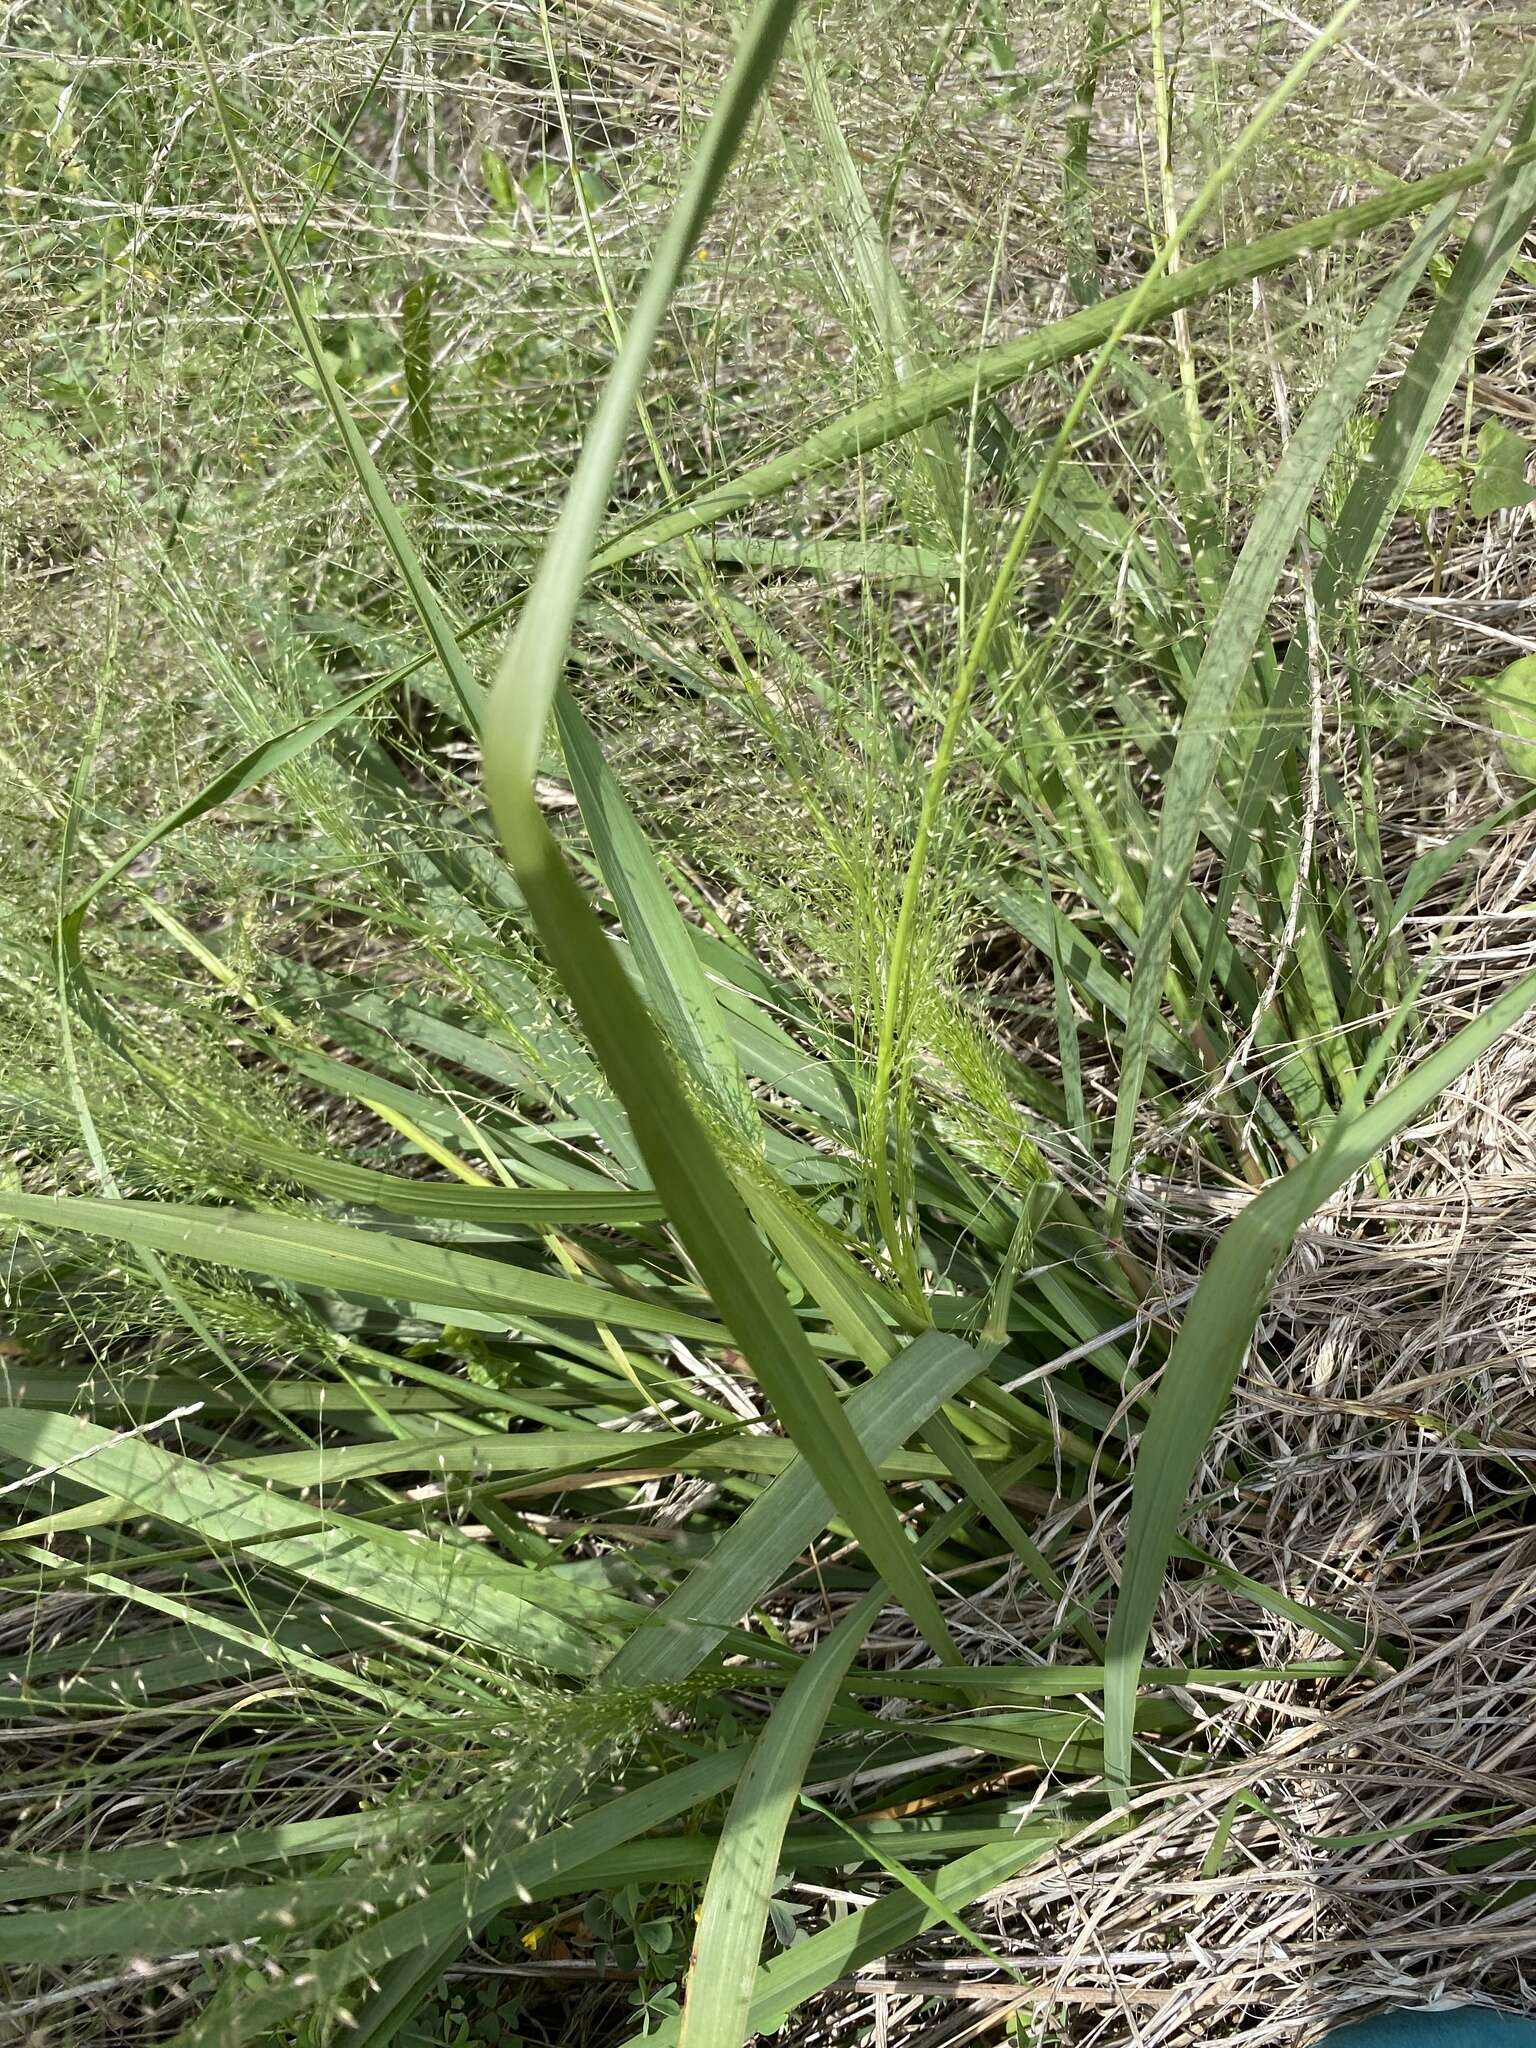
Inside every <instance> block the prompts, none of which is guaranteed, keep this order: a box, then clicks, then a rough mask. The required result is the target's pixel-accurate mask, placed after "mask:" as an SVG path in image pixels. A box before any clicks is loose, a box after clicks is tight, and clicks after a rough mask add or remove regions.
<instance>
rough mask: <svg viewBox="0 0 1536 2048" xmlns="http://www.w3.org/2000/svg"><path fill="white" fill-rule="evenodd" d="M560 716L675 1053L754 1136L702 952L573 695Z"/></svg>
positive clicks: (594, 831)
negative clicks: (701, 956) (699, 950)
mask: <svg viewBox="0 0 1536 2048" xmlns="http://www.w3.org/2000/svg"><path fill="white" fill-rule="evenodd" d="M555 719H556V723H557V725H558V727H559V731H560V743H561V746H562V747H563V748H564V751H565V763H566V767H567V768H568V769H569V771H570V776H571V786H572V788H573V789H574V790H575V792H576V797H577V801H578V802H579V803H580V805H581V816H582V822H583V824H584V825H585V826H586V828H587V836H588V837H589V838H590V840H591V841H592V850H593V852H594V853H595V854H596V856H597V863H598V867H599V869H600V870H601V873H602V877H603V880H604V882H605V883H606V884H607V885H608V890H609V893H610V894H611V895H612V897H613V900H614V902H615V904H616V905H617V907H618V912H619V921H620V923H621V924H622V925H623V927H624V936H625V937H626V938H627V939H628V941H629V944H630V948H631V951H632V952H633V954H634V958H635V964H636V966H637V967H638V968H639V970H640V978H641V982H642V984H643V986H644V989H645V992H646V995H647V996H648V997H649V999H650V1004H651V1008H652V1009H653V1011H654V1012H655V1014H656V1018H657V1021H658V1022H659V1024H660V1025H661V1028H662V1030H663V1031H664V1032H665V1033H666V1036H667V1038H668V1039H669V1041H670V1042H671V1045H672V1049H673V1051H674V1052H675V1053H676V1055H677V1057H678V1059H679V1060H680V1061H681V1063H682V1065H683V1066H684V1068H685V1069H686V1070H688V1071H689V1072H690V1073H691V1074H692V1075H693V1078H694V1080H695V1081H696V1082H697V1084H698V1086H699V1087H700V1089H701V1090H703V1092H704V1094H705V1095H706V1097H707V1098H708V1099H709V1100H711V1101H712V1102H713V1104H714V1105H715V1107H716V1109H717V1110H718V1111H719V1113H720V1114H721V1115H722V1116H724V1117H725V1118H727V1119H728V1121H729V1122H730V1123H731V1124H733V1125H734V1126H736V1127H737V1128H738V1129H739V1130H740V1131H741V1132H742V1133H743V1134H744V1135H746V1136H748V1137H750V1136H751V1134H752V1133H754V1132H755V1131H756V1128H757V1108H756V1105H755V1104H754V1102H753V1100H752V1096H751V1092H750V1090H749V1089H748V1088H747V1085H746V1082H745V1081H744V1080H743V1078H742V1072H741V1063H740V1061H739V1060H738V1059H737V1057H736V1048H735V1046H734V1044H733V1043H732V1042H731V1037H730V1033H729V1031H728V1030H727V1029H726V1026H725V1023H724V1021H723V1019H722V1017H721V1015H720V1010H719V1007H718V1005H717V1003H716V1001H715V996H714V991H713V990H712V989H711V987H710V985H709V980H708V977H707V976H706V974H705V972H704V969H703V966H702V964H701V962H700V959H699V955H698V950H697V948H696V947H695V945H694V942H693V939H692V937H691V935H690V933H689V931H688V927H687V926H686V924H685V923H684V922H683V917H682V913H681V911H680V910H679V909H678V907H677V905H676V903H675V902H674V901H673V900H672V896H671V893H670V891H669V890H668V888H667V885H666V883H665V882H664V881H663V879H662V875H661V870H660V868H659V867H658V866H657V864H656V856H655V854H654V853H653V852H652V850H651V844H650V841H649V840H648V839H647V838H646V836H645V834H644V832H642V831H641V829H640V826H639V825H638V824H637V823H636V820H635V817H634V813H633V812H632V811H631V810H630V808H629V805H628V803H627V802H626V801H625V797H624V792H623V791H622V790H621V789H620V788H619V785H618V782H617V780H616V778H615V777H614V774H613V771H612V770H611V769H610V768H609V766H608V764H607V762H606V761H605V760H604V759H603V755H602V750H601V748H600V747H599V746H598V743H597V739H596V736H595V735H594V733H593V731H592V728H591V727H590V726H589V725H588V723H587V721H586V719H585V718H584V717H583V716H582V713H581V708H580V706H579V705H578V704H577V703H576V701H575V699H574V698H573V697H572V696H571V695H570V693H569V692H568V691H563V690H562V691H559V692H557V693H556V697H555Z"/></svg>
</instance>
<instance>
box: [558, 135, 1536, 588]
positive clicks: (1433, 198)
mask: <svg viewBox="0 0 1536 2048" xmlns="http://www.w3.org/2000/svg"><path fill="white" fill-rule="evenodd" d="M1533 160H1536V145H1532V144H1523V145H1521V147H1520V148H1518V149H1516V150H1511V151H1510V152H1508V154H1507V155H1505V156H1503V157H1498V156H1488V157H1480V158H1475V159H1473V160H1472V161H1470V162H1468V163H1465V164H1460V165H1458V166H1457V167H1456V168H1455V169H1453V170H1449V171H1442V172H1439V173H1437V174H1436V175H1434V176H1433V177H1428V178H1419V179H1413V180H1410V181H1408V182H1405V183H1403V184H1401V185H1394V186H1392V187H1391V188H1390V189H1389V190H1388V191H1386V192H1382V193H1380V194H1378V195H1377V196H1376V197H1375V198H1373V199H1366V200H1362V201H1361V202H1360V203H1359V204H1357V205H1355V206H1344V207H1339V208H1337V209H1336V210H1335V211H1333V212H1331V213H1322V214H1318V215H1316V216H1315V217H1314V218H1312V219H1311V220H1306V221H1299V222H1297V223H1296V225H1295V226H1294V227H1289V228H1282V229H1279V230H1278V231H1277V232H1275V233H1274V234H1270V235H1263V236H1260V237H1258V238H1257V239H1256V240H1254V241H1252V242H1246V243H1245V242H1234V243H1231V244H1229V245H1228V246H1227V247H1226V248H1224V249H1223V250H1222V251H1221V253H1220V254H1219V255H1217V256H1211V257H1207V258H1206V259H1205V260H1204V261H1203V262H1200V263H1192V264H1190V266H1189V268H1188V269H1187V270H1181V271H1178V272H1177V273H1175V275H1174V276H1172V277H1165V278H1162V279H1160V280H1159V282H1158V284H1157V286H1156V287H1155V289H1154V290H1152V291H1151V292H1149V293H1147V294H1146V297H1145V302H1144V304H1143V307H1142V310H1141V314H1140V316H1139V319H1138V328H1139V329H1140V330H1142V331H1147V330H1151V329H1153V328H1155V327H1158V326H1160V325H1161V324H1162V322H1163V321H1164V320H1166V319H1167V318H1168V317H1169V316H1170V314H1172V313H1173V312H1175V311H1176V310H1177V309H1178V308H1180V307H1182V306H1193V305H1197V304H1198V303H1199V302H1200V301H1201V300H1202V299H1206V298H1209V297H1210V296H1211V295H1212V294H1213V293H1215V292H1220V291H1225V290H1228V289H1229V288H1230V287H1231V286H1233V285H1236V284H1243V283H1245V282H1246V281H1247V280H1248V279H1250V278H1253V277H1261V276H1263V275H1264V274H1265V273H1266V272H1267V271H1273V270H1281V269H1284V268H1285V267H1286V265H1288V264H1290V263H1293V262H1294V261H1295V260H1296V258H1297V257H1298V256H1302V255H1305V254H1306V253H1307V252H1308V251H1309V250H1312V249H1325V248H1330V247H1335V246H1338V245H1339V244H1341V243H1344V242H1348V241H1352V240H1355V239H1358V238H1360V237H1363V236H1365V235H1369V234H1372V233H1374V231H1375V230H1376V229H1377V228H1381V227H1387V226H1390V225H1391V223H1392V222H1394V221H1398V220H1403V219H1406V218H1408V217H1409V216H1410V215H1413V214H1416V213H1422V212H1424V211H1426V210H1427V209H1428V208H1430V207H1433V206H1436V205H1438V203H1439V202H1440V201H1441V200H1442V199H1445V198H1447V197H1450V196H1452V195H1454V194H1456V193H1459V192H1464V191H1466V190H1467V189H1468V188H1469V187H1471V186H1474V185H1478V184H1480V183H1483V182H1484V181H1485V180H1487V179H1489V178H1491V177H1493V176H1495V175H1496V174H1497V173H1498V171H1499V170H1500V169H1501V168H1503V167H1504V166H1506V165H1510V166H1513V165H1514V164H1517V163H1528V162H1531V161H1533ZM1139 289H1140V287H1134V288H1133V289H1132V290H1131V291H1126V292H1121V293H1118V294H1116V296H1115V297H1113V298H1109V299H1101V300H1098V301H1097V302H1096V303H1095V304H1093V305H1091V306H1086V307H1083V308H1082V309H1081V310H1079V311H1078V312H1076V313H1071V314H1068V315H1067V316H1066V317H1065V318H1063V319H1061V320H1058V321H1054V322H1052V323H1051V324H1050V325H1048V326H1046V327H1042V328H1039V329H1037V330H1036V331H1035V332H1034V333H1032V334H1028V335H1024V336H1023V337H1021V338H1020V339H1019V340H1017V341H1007V342H998V343H996V344H994V345H993V346H991V347H989V348H985V349H979V350H977V352H976V353H975V355H974V356H972V357H971V358H970V359H969V360H968V361H965V362H962V363H955V364H945V365H943V366H942V367H936V368H934V369H930V370H923V371H920V372H919V373H918V375H917V376H915V377H912V378H910V379H907V380H905V381H904V382H903V383H901V384H899V385H898V386H897V387H896V388H895V389H894V390H893V391H891V392H889V393H886V394H883V395H882V396H881V397H879V398H875V399H870V400H869V401H868V402H867V403H865V404H863V405H860V406H856V407H854V408H853V409H852V410H851V411H849V412H847V413H845V414H843V415H842V416H841V418H839V419H836V420H833V421H832V422H830V423H829V424H828V425H827V426H825V427H821V428H818V429H817V431H816V432H815V433H814V434H811V435H808V436H807V437H806V439H805V440H803V441H801V442H800V443H799V444H798V445H797V446H795V447H794V448H790V449H786V450H785V451H784V453H782V454H781V455H777V456H774V457H773V458H772V459H771V460H770V461H767V462H763V463H759V464H757V465H756V466H755V467H753V468H751V469H747V470H743V471H742V472H741V473H740V474H739V475H738V476H735V477H733V478H731V479H730V480H729V481H728V482H726V483H723V484H715V485H712V486H710V487H709V488H708V489H707V490H705V491H702V492H700V493H699V494H698V495H697V496H696V497H694V498H692V499H690V500H689V501H688V502H687V503H685V504H683V505H681V506H679V507H678V508H677V510H676V511H672V512H665V513H659V514H657V515H656V516H655V517H654V518H652V519H648V520H646V521H644V522H643V523H642V524H640V525H637V526H634V527H632V528H631V529H630V530H629V531H628V532H627V533H624V534H621V535H620V536H618V537H617V538H616V539H614V540H612V541H609V542H608V543H607V544H606V545H605V546H604V547H603V548H602V549H601V550H600V551H599V552H598V553H597V554H596V555H595V556H594V558H593V563H592V566H593V568H594V570H602V569H607V568H612V567H616V566H617V565H618V563H620V562H622V561H627V560H629V559H630V558H631V557H632V556H634V555H638V554H641V553H644V552H646V551H648V550H649V549H651V548H654V547H659V546H661V545H662V544H663V543H664V542H666V541H669V540H673V539H676V538H677V537H678V536H679V535H680V534H683V533H692V532H695V531H696V530H697V529H698V528H699V527H701V526H709V525H713V524H714V523H715V522H716V521H717V520H720V519H727V518H730V517H731V516H732V515H733V514H735V513H739V512H743V511H745V510H747V509H748V508H749V507H750V506H753V505H756V504H759V503H761V502H762V501H763V500H764V499H766V498H772V497H777V496H778V495H779V494H780V493H782V492H784V491H786V490H788V489H790V488H791V487H792V486H793V485H795V484H797V483H803V482H804V481H805V480H806V479H807V478H808V477H812V476H817V475H820V474H822V473H824V472H825V471H828V470H833V469H841V468H842V467H844V465H846V464H847V463H850V462H852V461H854V460H855V459H856V458H857V457H858V456H860V455H862V454H865V453H866V452H867V451H868V450H870V449H872V448H878V447H881V446H882V445H883V444H884V443H885V442H887V441H891V440H894V439H895V438H896V437H897V436H898V435H900V434H909V433H912V432H914V431H916V430H917V429H919V428H921V427H924V426H926V425H927V424H928V422H929V421H930V420H935V419H940V418H942V417H943V415H944V414H945V413H949V412H954V411H956V410H957V409H959V408H960V407H962V406H967V405H970V404H972V403H974V402H976V401H979V400H980V399H983V398H991V397H995V396H996V395H997V394H998V393H999V392H1001V391H1006V390H1007V389H1008V387H1009V386H1010V385H1012V384H1018V383H1021V382H1023V381H1024V380H1025V379H1026V378H1028V377H1031V376H1033V375H1035V374H1036V373H1038V372H1039V371H1042V370H1047V369H1052V368H1054V367H1055V366H1056V365H1058V364H1060V363H1065V362H1070V361H1071V360H1072V359H1073V358H1074V357H1076V356H1081V355H1087V354H1089V353H1090V352H1091V351H1093V350H1094V349H1096V348H1100V347H1102V346H1103V343H1104V342H1105V340H1106V339H1107V337H1108V336H1109V335H1110V334H1111V333H1112V332H1113V331H1114V328H1115V326H1116V324H1117V323H1118V322H1119V320H1120V319H1121V318H1122V317H1123V315H1124V313H1125V310H1126V307H1127V306H1128V305H1129V304H1130V302H1131V300H1132V298H1133V296H1134V293H1135V291H1136V290H1139Z"/></svg>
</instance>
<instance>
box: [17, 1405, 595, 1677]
mask: <svg viewBox="0 0 1536 2048" xmlns="http://www.w3.org/2000/svg"><path fill="white" fill-rule="evenodd" d="M0 1452H3V1453H4V1455H5V1456H6V1457H8V1458H12V1459H16V1460H18V1461H20V1462H21V1463H22V1464H24V1465H30V1466H35V1467H37V1468H39V1469H41V1470H44V1471H50V1470H53V1469H55V1468H57V1469H60V1470H61V1471H62V1472H63V1474H64V1476H65V1477H66V1479H67V1480H69V1482H70V1483H71V1484H73V1485H80V1486H84V1487H87V1488H89V1489H90V1490H91V1491H93V1492H97V1493H104V1494H108V1495H110V1496H112V1497H113V1498H114V1499H116V1500H119V1501H122V1502H123V1503H124V1504H126V1505H127V1506H128V1507H130V1508H132V1509H133V1510H135V1511H136V1512H137V1513H138V1514H141V1515H143V1514H148V1515H152V1516H155V1517H156V1518H158V1519H160V1520H163V1521H167V1522H170V1523H173V1524H174V1525H175V1526H176V1527H178V1528H185V1529H189V1530H191V1531H193V1532H194V1533H196V1534H197V1535H199V1536H201V1537H204V1538H206V1539H207V1540H208V1541H209V1542H210V1543H211V1544H213V1545H215V1546H216V1545H218V1544H219V1543H220V1542H221V1541H222V1542H226V1543H238V1544H240V1545H241V1546H242V1547H243V1548H245V1549H246V1551H247V1552H248V1554H249V1555H250V1556H251V1557H252V1558H253V1560H255V1561H257V1562H264V1563H266V1564H269V1565H272V1566H274V1567H275V1568H277V1569H278V1570H281V1571H283V1572H286V1573H290V1574H293V1575H295V1576H297V1577H299V1578H301V1579H305V1580H309V1581H311V1582H313V1583H314V1584H315V1585H317V1586H324V1587H326V1588H327V1589H328V1590H330V1591H331V1592H333V1593H337V1594H342V1595H345V1596H347V1597H348V1598H352V1599H358V1600H362V1601H364V1602H366V1603H367V1604H368V1605H369V1606H372V1607H377V1608H382V1609H383V1610H384V1611H386V1612H388V1613H393V1614H396V1615H403V1616H406V1617H408V1618H409V1619H411V1620H413V1621H415V1622H416V1623H417V1624H418V1625H420V1626H422V1627H426V1628H431V1629H440V1630H445V1631H447V1632H448V1633H450V1634H452V1635H459V1636H462V1637H463V1638H464V1639H465V1640H466V1641H469V1642H477V1643H482V1644H485V1645H486V1646H487V1647H490V1648H496V1649H501V1650H504V1651H505V1652H506V1653H507V1654H508V1655H511V1656H516V1657H520V1658H523V1659H526V1660H528V1661H530V1662H532V1663H534V1664H539V1665H542V1666H545V1667H546V1668H548V1669H549V1670H551V1671H559V1672H565V1673H570V1674H575V1673H581V1672H590V1671H592V1670H593V1669H595V1668H596V1666H597V1664H598V1663H599V1662H600V1661H601V1649H600V1644H599V1642H598V1641H597V1640H595V1639H594V1638H593V1637H592V1636H591V1635H589V1634H587V1633H585V1632H584V1631H582V1630H580V1629H578V1628H576V1627H574V1626H573V1625H572V1624H571V1623H569V1622H568V1621H565V1620H561V1619H557V1618H555V1617H553V1616H551V1615H549V1614H548V1613H546V1612H545V1611H544V1604H543V1602H541V1604H540V1605H537V1606H535V1605H533V1604H531V1603H530V1601H529V1600H528V1599H527V1598H525V1597H524V1589H525V1587H529V1586H532V1585H533V1584H534V1582H535V1581H537V1580H542V1579H543V1578H544V1577H545V1576H546V1575H545V1574H542V1573H535V1572H529V1571H524V1570H521V1569H519V1568H517V1567H515V1566H512V1565H509V1564H505V1563H500V1562H496V1561H493V1560H491V1559H488V1558H486V1557H483V1556H481V1555H479V1554H477V1553H475V1552H473V1551H466V1550H460V1549H457V1548H453V1547H450V1546H447V1545H442V1544H435V1543H417V1542H413V1541H412V1540H411V1539H410V1538H409V1537H408V1536H406V1535H404V1534H403V1533H398V1532H396V1531H393V1530H387V1529H381V1528H379V1527H377V1526H368V1525H364V1524H361V1523H358V1522H356V1521H354V1520H353V1519H352V1518H351V1517H350V1516H347V1515H342V1514H333V1513H329V1512H327V1511H325V1510H322V1509H319V1508H317V1507H316V1506H315V1505H313V1504H312V1503H307V1502H306V1503H301V1502H298V1501H292V1500H288V1499H286V1498H285V1497H284V1496H283V1495H282V1494H280V1493H277V1492H275V1491H272V1490H270V1489H268V1488H267V1487H265V1486H261V1485H259V1484H257V1483H256V1482H254V1481H252V1480H250V1479H244V1478H240V1477H238V1476H236V1475H234V1474H231V1473H228V1472H225V1471H223V1470H221V1469H220V1468H219V1467H217V1466H214V1465H208V1464H202V1463H199V1462H197V1461H196V1460H194V1459H191V1458H183V1457H178V1456H177V1455H176V1454H175V1453H174V1452H172V1451H167V1450H163V1449H162V1448H161V1447H160V1446H159V1445H158V1444H155V1443H151V1442H149V1441H148V1440H147V1439H145V1438H144V1437H123V1436H120V1435H118V1434H116V1433H115V1432H113V1431H112V1430H109V1429H104V1428H102V1427H101V1425H100V1424H99V1423H94V1422H85V1421H81V1420H79V1419H77V1418H76V1417H74V1416H68V1415H47V1414H42V1413H39V1412H38V1411H37V1410H34V1409H25V1408H10V1409H0ZM317 1524H318V1525H319V1526H317ZM300 1531H302V1532H303V1533H296V1532H300ZM535 1590H536V1592H537V1593H543V1594H546V1597H547V1591H548V1589H546V1588H545V1587H543V1586H542V1585H540V1586H538V1587H537V1588H536V1589H535Z"/></svg>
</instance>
